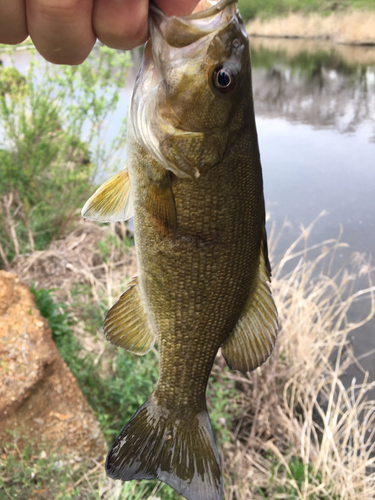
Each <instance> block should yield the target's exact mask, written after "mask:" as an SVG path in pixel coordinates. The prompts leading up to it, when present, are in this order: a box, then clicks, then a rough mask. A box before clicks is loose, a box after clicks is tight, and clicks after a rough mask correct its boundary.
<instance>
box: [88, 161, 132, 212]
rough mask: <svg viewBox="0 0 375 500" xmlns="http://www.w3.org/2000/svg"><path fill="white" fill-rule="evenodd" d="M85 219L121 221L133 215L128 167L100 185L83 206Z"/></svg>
mask: <svg viewBox="0 0 375 500" xmlns="http://www.w3.org/2000/svg"><path fill="white" fill-rule="evenodd" d="M82 216H83V217H84V218H85V219H90V220H95V221H98V222H119V221H125V220H128V219H130V217H133V200H132V193H131V186H130V181H129V174H128V171H127V169H124V170H121V172H118V173H117V174H116V175H114V176H113V177H111V178H110V179H109V180H108V181H106V182H105V183H104V184H102V185H101V186H100V188H99V189H97V190H96V191H95V193H94V194H93V195H92V196H91V197H90V198H89V199H88V200H87V201H86V203H85V205H84V207H83V208H82Z"/></svg>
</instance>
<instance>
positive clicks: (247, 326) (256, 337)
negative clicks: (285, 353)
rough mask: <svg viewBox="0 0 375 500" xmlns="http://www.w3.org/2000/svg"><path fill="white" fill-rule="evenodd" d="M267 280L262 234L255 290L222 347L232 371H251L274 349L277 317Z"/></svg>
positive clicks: (265, 239) (268, 270)
mask: <svg viewBox="0 0 375 500" xmlns="http://www.w3.org/2000/svg"><path fill="white" fill-rule="evenodd" d="M270 277H271V268H270V265H269V261H268V255H267V237H266V233H265V231H264V235H263V241H262V244H261V251H260V259H259V274H258V277H257V283H256V288H255V290H254V291H253V292H252V293H251V294H250V296H249V298H248V300H247V302H246V304H245V307H244V310H243V312H242V314H241V316H240V319H239V320H238V322H237V325H236V326H235V328H234V330H233V333H232V334H231V336H230V337H229V338H228V340H227V341H226V342H225V343H224V344H223V345H222V352H223V356H224V358H225V360H226V362H227V363H228V366H229V368H231V369H232V370H241V371H243V372H248V371H252V370H255V368H257V367H258V366H260V365H261V364H262V363H264V362H265V361H266V359H267V358H268V357H269V356H270V354H271V352H272V349H273V348H274V345H275V341H276V336H277V331H278V314H277V309H276V305H275V303H274V301H273V298H272V294H271V290H270V288H269V286H268V282H269V281H270Z"/></svg>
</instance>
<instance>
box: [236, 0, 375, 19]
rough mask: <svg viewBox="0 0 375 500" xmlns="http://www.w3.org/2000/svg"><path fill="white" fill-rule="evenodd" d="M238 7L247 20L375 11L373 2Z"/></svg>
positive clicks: (310, 0)
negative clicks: (297, 14) (288, 15)
mask: <svg viewBox="0 0 375 500" xmlns="http://www.w3.org/2000/svg"><path fill="white" fill-rule="evenodd" d="M238 6H239V9H240V12H241V14H242V16H243V18H244V19H245V21H249V20H250V19H253V18H255V17H263V18H271V17H275V16H280V15H286V14H290V13H292V12H293V13H295V12H298V13H301V14H305V15H306V14H311V13H312V12H319V13H320V14H321V15H322V16H326V15H329V14H330V13H332V12H338V11H345V10H375V4H374V2H373V1H372V0H337V1H334V0H328V1H324V2H323V1H322V0H268V1H267V2H264V1H262V0H239V1H238Z"/></svg>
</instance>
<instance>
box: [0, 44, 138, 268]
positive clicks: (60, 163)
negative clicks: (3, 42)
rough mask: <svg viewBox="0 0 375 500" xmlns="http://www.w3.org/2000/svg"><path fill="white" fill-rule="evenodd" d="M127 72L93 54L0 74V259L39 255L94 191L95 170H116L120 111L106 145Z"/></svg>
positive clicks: (121, 136)
mask: <svg viewBox="0 0 375 500" xmlns="http://www.w3.org/2000/svg"><path fill="white" fill-rule="evenodd" d="M129 66H130V58H129V55H128V54H127V53H118V52H116V51H114V50H112V49H109V48H107V47H102V46H100V47H98V49H95V50H94V51H93V52H92V54H91V55H90V57H89V58H88V59H87V60H86V61H85V62H84V63H83V64H82V65H80V66H54V65H52V64H49V63H47V62H41V61H39V60H37V59H36V58H32V60H31V62H30V64H29V67H28V70H27V74H26V75H22V74H21V73H20V72H19V71H18V70H17V69H16V68H15V67H14V66H9V67H6V68H0V228H1V231H0V257H1V260H2V263H3V266H4V267H9V262H10V261H11V260H12V259H13V258H14V257H15V256H18V255H19V254H22V253H25V252H28V251H31V252H33V251H34V250H38V249H42V248H44V247H45V246H46V245H47V244H48V243H49V242H50V241H51V239H52V238H53V237H54V236H55V235H57V234H60V233H61V232H62V230H63V229H64V228H65V227H66V225H67V224H68V223H69V221H70V220H71V219H72V217H73V215H74V213H75V212H76V210H77V209H78V208H79V207H80V206H82V204H83V203H84V201H86V199H87V198H88V197H89V196H90V195H91V194H92V192H93V191H94V187H95V186H94V184H95V176H96V173H97V172H98V171H101V172H102V171H103V170H107V171H110V172H112V171H113V170H114V169H116V168H119V164H120V162H121V156H120V155H121V153H122V152H123V148H124V145H125V137H126V120H125V114H126V113H125V112H124V116H123V120H122V122H121V126H120V129H119V131H118V133H117V135H116V137H115V138H114V139H113V140H112V141H107V140H105V137H106V131H107V123H108V120H109V118H110V117H111V116H112V114H113V113H114V112H115V110H116V108H117V106H118V102H119V95H120V89H121V88H122V87H123V86H124V84H125V78H126V74H127V71H128V68H129Z"/></svg>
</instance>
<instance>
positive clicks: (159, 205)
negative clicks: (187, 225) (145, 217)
mask: <svg viewBox="0 0 375 500" xmlns="http://www.w3.org/2000/svg"><path fill="white" fill-rule="evenodd" d="M145 206H146V210H147V212H148V213H149V216H150V218H151V221H152V223H153V225H154V227H155V229H156V230H157V231H158V232H159V233H160V234H161V235H162V236H172V237H174V236H175V235H176V231H177V212H176V204H175V200H174V195H173V190H172V184H171V180H170V176H169V173H168V172H165V173H164V174H163V177H162V178H160V179H159V180H158V181H151V183H150V186H149V188H148V192H147V198H146V204H145Z"/></svg>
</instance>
